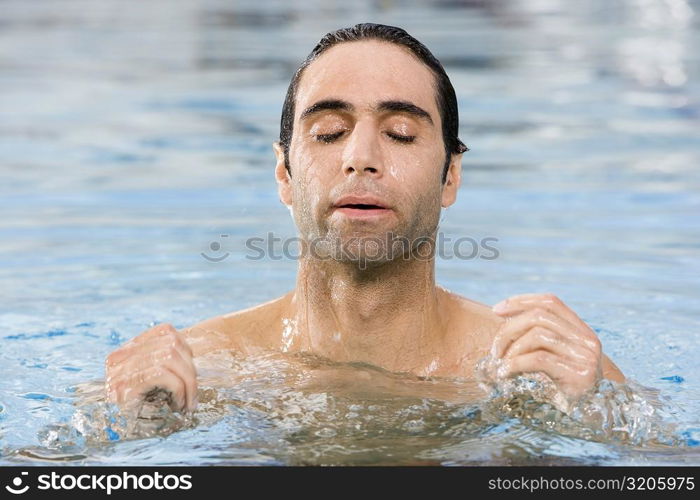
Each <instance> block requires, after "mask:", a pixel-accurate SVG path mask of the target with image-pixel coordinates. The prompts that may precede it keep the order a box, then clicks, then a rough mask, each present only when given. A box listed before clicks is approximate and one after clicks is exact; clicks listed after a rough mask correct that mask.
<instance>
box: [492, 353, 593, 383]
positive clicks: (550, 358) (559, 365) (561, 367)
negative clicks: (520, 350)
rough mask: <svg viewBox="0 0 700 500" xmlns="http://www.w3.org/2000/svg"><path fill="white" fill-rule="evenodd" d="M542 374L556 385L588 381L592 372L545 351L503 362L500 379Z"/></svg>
mask: <svg viewBox="0 0 700 500" xmlns="http://www.w3.org/2000/svg"><path fill="white" fill-rule="evenodd" d="M536 372H542V373H544V374H546V375H547V376H549V378H551V379H552V380H553V381H554V382H556V383H557V384H558V385H559V384H560V383H564V384H569V383H572V382H573V383H576V382H577V381H580V380H585V379H588V378H589V377H590V376H591V375H592V374H593V372H594V368H592V367H590V366H581V365H579V364H578V363H575V362H567V361H565V360H563V359H562V358H560V357H559V356H557V355H556V354H552V353H551V352H547V351H532V352H528V353H527V354H521V355H520V356H517V357H515V358H512V359H508V360H506V361H505V363H504V365H503V367H502V369H501V371H500V372H499V376H500V377H513V376H516V375H520V374H523V373H536Z"/></svg>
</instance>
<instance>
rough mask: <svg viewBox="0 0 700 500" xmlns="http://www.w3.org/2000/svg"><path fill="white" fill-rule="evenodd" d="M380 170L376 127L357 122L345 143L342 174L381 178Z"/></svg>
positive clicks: (380, 155)
mask: <svg viewBox="0 0 700 500" xmlns="http://www.w3.org/2000/svg"><path fill="white" fill-rule="evenodd" d="M382 170H383V167H382V154H381V149H380V145H379V133H378V131H377V128H376V126H374V125H372V124H370V123H361V122H357V123H356V124H355V127H354V128H353V130H352V132H351V133H350V137H348V140H347V141H346V142H345V150H344V151H343V174H344V175H346V176H349V175H352V174H353V173H355V174H357V175H370V176H373V177H381V174H382Z"/></svg>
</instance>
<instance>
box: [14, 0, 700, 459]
mask: <svg viewBox="0 0 700 500" xmlns="http://www.w3.org/2000/svg"><path fill="white" fill-rule="evenodd" d="M2 9H3V14H2V19H1V20H0V68H2V71H0V215H1V216H0V464H2V465H9V464H46V463H61V464H66V465H71V464H73V465H83V464H110V465H116V464H134V465H152V464H445V465H454V464H518V465H521V464H531V465H535V464H548V465H549V464H584V465H590V464H605V465H623V464H635V465H641V464H643V465H649V464H661V465H671V464H694V465H697V464H700V369H699V368H698V365H697V361H696V360H697V359H698V356H699V355H700V352H699V351H700V348H699V345H698V344H699V342H698V339H699V338H700V314H699V312H700V169H699V168H698V166H699V165H700V132H699V131H700V55H698V52H697V51H696V50H693V49H694V48H695V47H698V46H700V2H698V1H697V0H695V1H685V0H658V1H653V0H645V1H639V0H634V1H633V0H629V1H622V0H617V1H609V0H605V1H604V0H596V1H591V2H585V3H581V2H565V1H563V0H561V1H556V0H547V1H545V0H538V1H525V0H521V1H515V0H513V1H505V0H503V1H499V0H494V1H490V2H480V1H464V2H445V1H435V2H417V1H416V2H408V1H406V2H401V1H386V2H372V1H366V2H353V3H352V6H350V5H349V4H347V3H334V2H330V3H329V2H304V3H303V4H302V3H301V2H298V3H296V2H295V3H290V2H281V1H280V2H264V3H262V2H250V1H239V2H235V3H232V2H225V1H223V0H220V1H219V0H205V1H195V0H182V1H179V2H176V3H172V2H168V1H165V0H157V1H152V2H148V3H147V4H144V3H143V2H124V1H116V0H104V1H101V2H91V1H89V0H80V1H63V0H57V1H51V2H49V1H34V2H22V1H20V0H6V1H5V2H3V3H2ZM366 21H372V22H380V23H386V24H393V25H398V26H402V27H404V28H406V29H407V30H408V31H409V32H410V33H411V34H413V35H415V36H416V37H417V38H419V39H420V40H421V41H423V42H424V43H426V45H427V46H428V47H429V48H430V49H431V50H432V51H433V52H434V53H435V54H436V55H437V57H438V58H439V59H441V61H443V63H444V65H445V67H446V69H447V71H448V73H449V74H450V77H451V79H452V82H453V85H454V86H455V89H456V91H457V94H458V99H459V105H460V117H461V120H460V121H461V129H460V137H461V138H462V140H463V141H464V142H465V143H466V144H467V145H468V146H469V147H470V148H471V151H470V152H469V153H467V154H466V155H465V156H464V163H463V180H462V187H461V189H460V193H459V198H458V201H457V202H456V204H455V205H453V206H452V207H450V208H449V209H447V210H446V211H445V212H444V216H443V219H442V222H441V230H442V232H443V233H444V235H445V236H447V237H450V238H452V241H454V240H456V239H457V238H464V237H469V238H473V239H474V240H477V241H478V240H480V239H481V238H486V237H491V238H497V242H496V243H495V244H493V245H492V246H495V247H496V248H497V249H498V257H497V258H496V259H482V258H478V257H476V258H472V259H457V258H454V256H452V255H451V254H452V253H453V251H454V248H453V247H449V246H448V248H446V251H445V253H444V255H442V256H441V257H439V258H438V259H437V261H436V267H437V269H436V277H437V281H438V282H439V283H440V284H442V285H443V286H445V287H446V288H448V289H450V290H452V291H455V292H457V293H460V294H462V295H465V296H467V297H470V298H472V299H474V300H477V301H479V302H483V303H488V304H493V303H495V302H498V301H500V300H501V299H503V298H506V297H508V296H511V295H515V294H519V293H527V292H553V293H555V294H557V295H558V296H559V297H560V298H561V299H562V300H564V302H565V303H567V304H568V305H569V306H570V307H571V308H572V309H573V310H574V311H576V312H577V314H578V315H579V316H580V317H581V318H582V319H584V320H585V321H586V322H587V323H588V324H589V325H591V327H592V328H594V329H595V330H596V331H597V332H598V335H599V337H600V338H601V340H602V342H603V347H604V351H605V352H606V353H607V354H608V355H609V356H610V357H611V358H612V359H613V360H614V361H615V362H616V364H617V365H618V366H619V367H620V368H621V369H622V371H623V372H624V373H625V375H626V376H627V377H628V378H629V379H630V384H629V386H618V385H616V384H608V385H605V384H603V386H601V388H600V391H599V398H598V399H597V400H592V401H590V402H588V403H587V405H588V406H585V405H584V406H582V408H581V411H580V412H579V413H578V414H577V415H579V416H580V415H581V414H582V413H586V411H588V410H590V409H591V408H592V409H593V410H595V411H592V413H591V414H590V415H588V416H589V417H591V415H592V417H591V418H589V419H588V420H586V419H583V420H586V422H583V423H582V421H577V420H576V418H571V416H569V417H567V416H565V415H563V414H561V413H558V412H557V411H556V409H553V408H551V407H549V406H547V404H546V403H542V402H539V401H538V400H537V398H536V395H537V388H535V389H533V390H532V391H530V392H527V390H525V392H524V393H523V394H520V393H517V391H516V393H512V394H511V393H507V392H506V393H504V394H500V395H499V396H498V397H495V398H494V399H492V400H487V401H484V400H483V399H478V398H477V397H476V396H475V394H476V381H475V380H471V379H456V380H446V379H430V378H428V379H421V378H416V377H410V376H406V375H400V374H392V373H387V372H384V371H382V370H379V369H377V368H374V367H370V366H365V365H355V364H334V363H329V362H327V361H325V360H320V359H316V358H313V357H298V356H286V355H281V354H275V353H268V354H261V355H260V356H255V357H251V358H248V359H242V358H240V357H238V356H236V355H234V354H232V353H218V354H215V355H211V356H207V357H206V358H203V359H200V360H198V369H199V371H200V373H201V381H200V382H201V384H200V385H201V394H200V401H201V404H200V408H199V410H198V411H197V413H196V414H194V415H184V416H183V415H179V414H173V413H171V412H169V411H167V410H166V409H164V408H162V407H157V406H154V407H153V408H149V407H144V408H142V412H141V417H140V418H134V416H133V415H131V416H129V415H126V416H125V415H122V414H120V413H118V412H116V411H115V409H114V408H113V407H111V406H109V405H106V404H105V403H104V400H103V397H102V382H101V381H102V380H103V377H104V359H105V357H106V356H107V354H109V352H111V351H112V350H114V349H115V348H116V347H118V346H119V345H121V344H122V343H123V342H125V341H126V340H128V339H129V338H131V337H133V336H135V335H137V334H139V333H140V332H142V331H143V330H145V329H147V328H149V327H150V326H152V325H154V324H156V323H159V322H166V321H167V322H171V323H173V324H174V325H175V326H176V327H178V328H180V327H185V326H189V325H191V324H193V323H195V322H198V321H200V320H202V319H205V318H208V317H211V316H214V315H217V314H221V313H224V312H229V311H234V310H238V309H242V308H245V307H249V306H252V305H255V304H258V303H261V302H264V301H267V300H270V299H272V298H275V297H278V296H280V295H282V294H283V293H285V292H287V291H288V290H290V289H291V288H292V287H293V286H294V277H295V271H296V262H295V261H294V260H293V259H289V258H272V257H270V258H265V259H257V260H256V259H254V258H251V256H252V254H251V252H250V251H249V250H248V249H247V248H246V246H245V241H246V239H248V238H251V237H260V238H267V237H268V234H274V235H275V237H278V238H284V237H287V236H293V235H294V234H295V228H294V225H293V222H292V220H291V218H290V217H289V212H288V211H287V210H286V208H285V207H284V206H283V205H282V204H281V203H280V202H279V200H278V198H277V191H276V186H275V182H274V177H273V166H274V156H273V153H272V148H271V143H272V142H273V141H274V140H275V139H276V136H277V134H278V133H279V128H278V127H279V115H280V111H281V107H282V101H283V98H284V93H285V91H286V87H287V85H288V83H289V79H290V77H291V74H292V72H293V71H294V69H295V68H296V67H297V65H298V64H299V63H300V62H301V60H302V59H303V58H304V57H305V56H306V54H307V53H308V52H309V51H310V50H311V48H312V47H313V45H314V44H315V43H316V42H317V41H318V39H319V38H320V37H321V36H322V35H323V34H325V33H326V32H328V31H331V30H333V29H336V28H338V27H341V26H347V25H350V24H354V23H356V22H366ZM278 250H279V248H278ZM469 250H470V248H468V247H467V248H464V247H462V248H461V249H460V251H462V252H463V254H464V253H467V254H468V253H469ZM523 383H524V384H526V382H523ZM501 389H503V388H501ZM521 389H522V387H521ZM521 392H522V391H521ZM528 394H529V395H528ZM596 411H597V413H596ZM605 415H608V418H607V420H606V418H603V416H605ZM574 417H575V416H574Z"/></svg>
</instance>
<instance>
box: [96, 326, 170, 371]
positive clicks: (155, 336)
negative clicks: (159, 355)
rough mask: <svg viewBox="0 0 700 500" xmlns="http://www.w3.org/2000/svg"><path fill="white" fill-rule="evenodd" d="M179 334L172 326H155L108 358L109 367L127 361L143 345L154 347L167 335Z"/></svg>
mask: <svg viewBox="0 0 700 500" xmlns="http://www.w3.org/2000/svg"><path fill="white" fill-rule="evenodd" d="M178 333H179V332H178V331H177V330H175V329H174V328H173V327H172V325H170V324H168V323H164V324H162V325H158V326H155V327H153V328H151V329H150V330H147V331H145V332H144V333H142V334H140V335H137V336H136V337H134V338H132V339H131V340H129V341H127V342H126V343H124V344H123V345H122V346H121V347H119V348H118V349H116V350H114V351H113V352H112V353H110V354H109V356H107V361H106V362H107V364H108V365H116V364H119V363H121V362H123V361H124V360H125V359H127V358H129V357H131V356H132V355H133V352H134V350H136V349H140V348H141V346H142V345H145V344H148V345H149V346H150V345H152V343H153V342H159V341H161V339H162V337H164V336H166V335H176V336H177V334H178Z"/></svg>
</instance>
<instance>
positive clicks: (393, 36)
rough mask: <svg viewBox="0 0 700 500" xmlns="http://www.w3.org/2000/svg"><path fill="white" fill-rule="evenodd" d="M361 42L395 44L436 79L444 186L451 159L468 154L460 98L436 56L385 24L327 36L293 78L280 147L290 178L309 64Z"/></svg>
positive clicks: (281, 130)
mask: <svg viewBox="0 0 700 500" xmlns="http://www.w3.org/2000/svg"><path fill="white" fill-rule="evenodd" d="M358 40H381V41H385V42H390V43H394V44H396V45H400V46H403V47H406V48H408V49H409V50H410V51H411V52H412V53H413V55H415V56H416V57H417V58H418V59H419V60H420V61H422V62H423V63H424V64H425V65H426V66H428V68H430V70H431V71H432V72H433V75H435V81H436V89H435V90H436V98H437V105H438V109H439V110H440V117H441V119H442V139H443V142H444V144H445V155H446V158H445V166H444V168H443V171H442V183H443V184H444V183H445V181H446V180H447V170H448V169H449V166H450V158H451V156H452V155H453V154H459V153H464V152H465V151H469V148H467V147H466V146H465V145H464V143H462V141H460V140H459V137H457V136H458V133H459V112H458V110H457V96H456V95H455V90H454V88H453V87H452V83H451V82H450V78H449V77H448V76H447V73H446V72H445V69H444V68H443V67H442V64H440V61H438V60H437V59H436V58H435V56H434V55H433V54H432V53H431V52H430V51H429V50H428V48H427V47H426V46H425V45H423V44H422V43H421V42H419V41H418V40H416V39H415V38H413V37H412V36H411V35H409V34H408V33H406V31H404V30H403V29H401V28H397V27H395V26H387V25H385V24H373V23H362V24H356V25H355V26H353V27H352V28H342V29H339V30H337V31H333V32H331V33H328V34H326V35H325V36H324V37H323V38H321V41H319V42H318V44H316V47H314V49H313V50H312V51H311V53H310V54H309V55H308V56H307V57H306V59H305V60H304V62H302V63H301V66H299V68H298V69H297V71H296V73H294V76H293V77H292V81H291V83H290V84H289V88H288V89H287V96H286V97H285V99H284V106H283V107H282V119H281V122H280V144H281V146H282V149H283V150H284V165H285V167H287V172H289V175H290V176H291V170H290V168H289V145H290V142H291V140H292V132H293V129H294V105H295V101H296V95H297V88H298V86H299V81H300V80H301V76H302V74H303V72H304V70H305V69H306V67H307V66H309V64H311V63H312V62H313V61H314V60H316V58H318V56H320V55H321V54H323V53H324V52H325V51H326V50H328V49H329V48H331V47H333V46H334V45H337V44H340V43H343V42H354V41H358Z"/></svg>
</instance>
